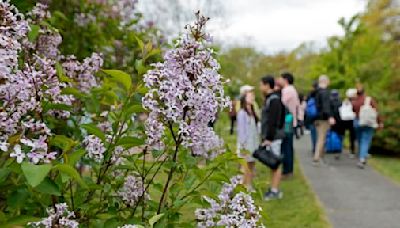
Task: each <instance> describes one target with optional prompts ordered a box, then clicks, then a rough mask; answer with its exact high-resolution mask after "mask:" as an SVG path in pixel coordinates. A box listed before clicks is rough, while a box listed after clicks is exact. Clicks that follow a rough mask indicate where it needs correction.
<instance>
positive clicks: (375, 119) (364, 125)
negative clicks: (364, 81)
mask: <svg viewBox="0 0 400 228" xmlns="http://www.w3.org/2000/svg"><path fill="white" fill-rule="evenodd" d="M353 110H354V112H355V113H356V120H355V121H354V122H355V123H354V125H355V128H356V135H357V141H358V144H359V146H358V156H359V162H358V163H357V166H358V167H359V168H360V169H363V168H364V167H365V165H366V164H367V158H368V152H369V149H370V147H371V143H372V138H373V136H374V133H375V129H377V128H380V129H382V128H383V122H382V120H381V118H379V115H378V105H377V103H376V101H375V100H374V99H372V97H370V96H366V95H365V91H364V88H363V86H362V85H361V84H359V85H357V97H356V98H355V99H354V100H353Z"/></svg>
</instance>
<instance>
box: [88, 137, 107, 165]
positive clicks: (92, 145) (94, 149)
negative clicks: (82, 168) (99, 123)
mask: <svg viewBox="0 0 400 228" xmlns="http://www.w3.org/2000/svg"><path fill="white" fill-rule="evenodd" d="M83 145H84V147H85V149H86V152H87V157H88V158H90V159H93V160H95V161H96V162H99V163H100V162H102V161H103V159H104V152H105V151H106V148H105V147H104V144H103V142H102V141H101V139H99V138H98V137H96V136H94V135H88V136H86V137H85V139H84V140H83Z"/></svg>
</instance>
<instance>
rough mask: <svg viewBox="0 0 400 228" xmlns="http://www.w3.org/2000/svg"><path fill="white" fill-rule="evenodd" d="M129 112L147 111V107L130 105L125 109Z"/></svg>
mask: <svg viewBox="0 0 400 228" xmlns="http://www.w3.org/2000/svg"><path fill="white" fill-rule="evenodd" d="M125 112H126V113H127V114H129V115H130V114H132V113H141V112H146V109H144V108H143V106H142V105H140V104H138V105H131V106H130V107H128V108H127V109H126V111H125Z"/></svg>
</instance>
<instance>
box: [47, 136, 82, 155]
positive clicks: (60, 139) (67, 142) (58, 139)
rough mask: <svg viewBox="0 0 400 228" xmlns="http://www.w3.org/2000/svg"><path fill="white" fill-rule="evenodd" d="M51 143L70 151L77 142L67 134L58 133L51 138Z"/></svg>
mask: <svg viewBox="0 0 400 228" xmlns="http://www.w3.org/2000/svg"><path fill="white" fill-rule="evenodd" d="M50 145H52V146H56V147H58V148H60V149H62V150H63V151H70V150H71V149H72V147H74V146H75V145H76V142H75V141H74V140H72V139H70V138H68V137H67V136H65V135H56V136H54V137H52V138H51V140H50Z"/></svg>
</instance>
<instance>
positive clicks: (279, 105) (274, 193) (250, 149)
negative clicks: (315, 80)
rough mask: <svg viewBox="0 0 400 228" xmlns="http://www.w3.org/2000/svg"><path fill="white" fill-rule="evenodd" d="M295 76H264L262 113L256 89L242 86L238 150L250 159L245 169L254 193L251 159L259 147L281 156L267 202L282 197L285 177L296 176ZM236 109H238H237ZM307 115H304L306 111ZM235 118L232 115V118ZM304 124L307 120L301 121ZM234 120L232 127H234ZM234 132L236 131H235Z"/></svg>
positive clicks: (273, 171) (252, 162)
mask: <svg viewBox="0 0 400 228" xmlns="http://www.w3.org/2000/svg"><path fill="white" fill-rule="evenodd" d="M293 83H294V77H293V75H292V74H290V73H283V74H281V75H280V76H279V77H278V78H274V77H273V76H265V77H263V78H262V79H261V81H260V91H261V92H262V94H263V96H264V105H263V106H262V108H261V110H260V111H259V108H258V106H257V104H256V102H255V93H254V87H252V86H243V87H242V88H241V91H240V92H241V96H240V99H239V101H240V102H239V105H236V106H239V108H238V111H237V113H236V115H235V117H236V121H237V134H238V137H237V148H238V153H239V155H240V156H242V157H244V158H245V159H246V160H247V166H246V167H244V168H243V170H244V181H243V182H244V184H245V185H246V187H247V188H248V189H249V190H250V191H251V190H253V187H252V181H253V177H254V176H255V174H254V170H255V162H256V160H255V159H254V157H253V156H252V153H254V151H255V150H257V148H258V147H259V146H260V144H261V145H262V146H268V147H269V148H270V150H271V151H272V152H273V153H274V154H276V155H277V156H282V157H283V159H282V166H283V168H282V170H280V169H279V168H278V169H275V170H272V176H271V187H270V188H269V190H268V191H267V192H266V193H265V197H264V198H265V199H266V200H270V199H278V198H281V197H282V192H281V191H280V190H279V184H280V181H281V178H282V176H283V177H286V178H288V177H291V176H292V175H293V165H294V146H293V138H294V137H293V136H294V130H295V128H296V127H297V126H298V122H299V118H298V117H299V116H300V115H299V107H300V99H299V96H298V93H297V91H296V89H295V87H294V86H293ZM234 109H235V107H234ZM303 113H304V112H303ZM231 116H233V115H231ZM300 119H301V120H300V121H303V119H304V118H300ZM233 124H234V121H232V127H233V126H234V125H233ZM232 132H233V130H232Z"/></svg>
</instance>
